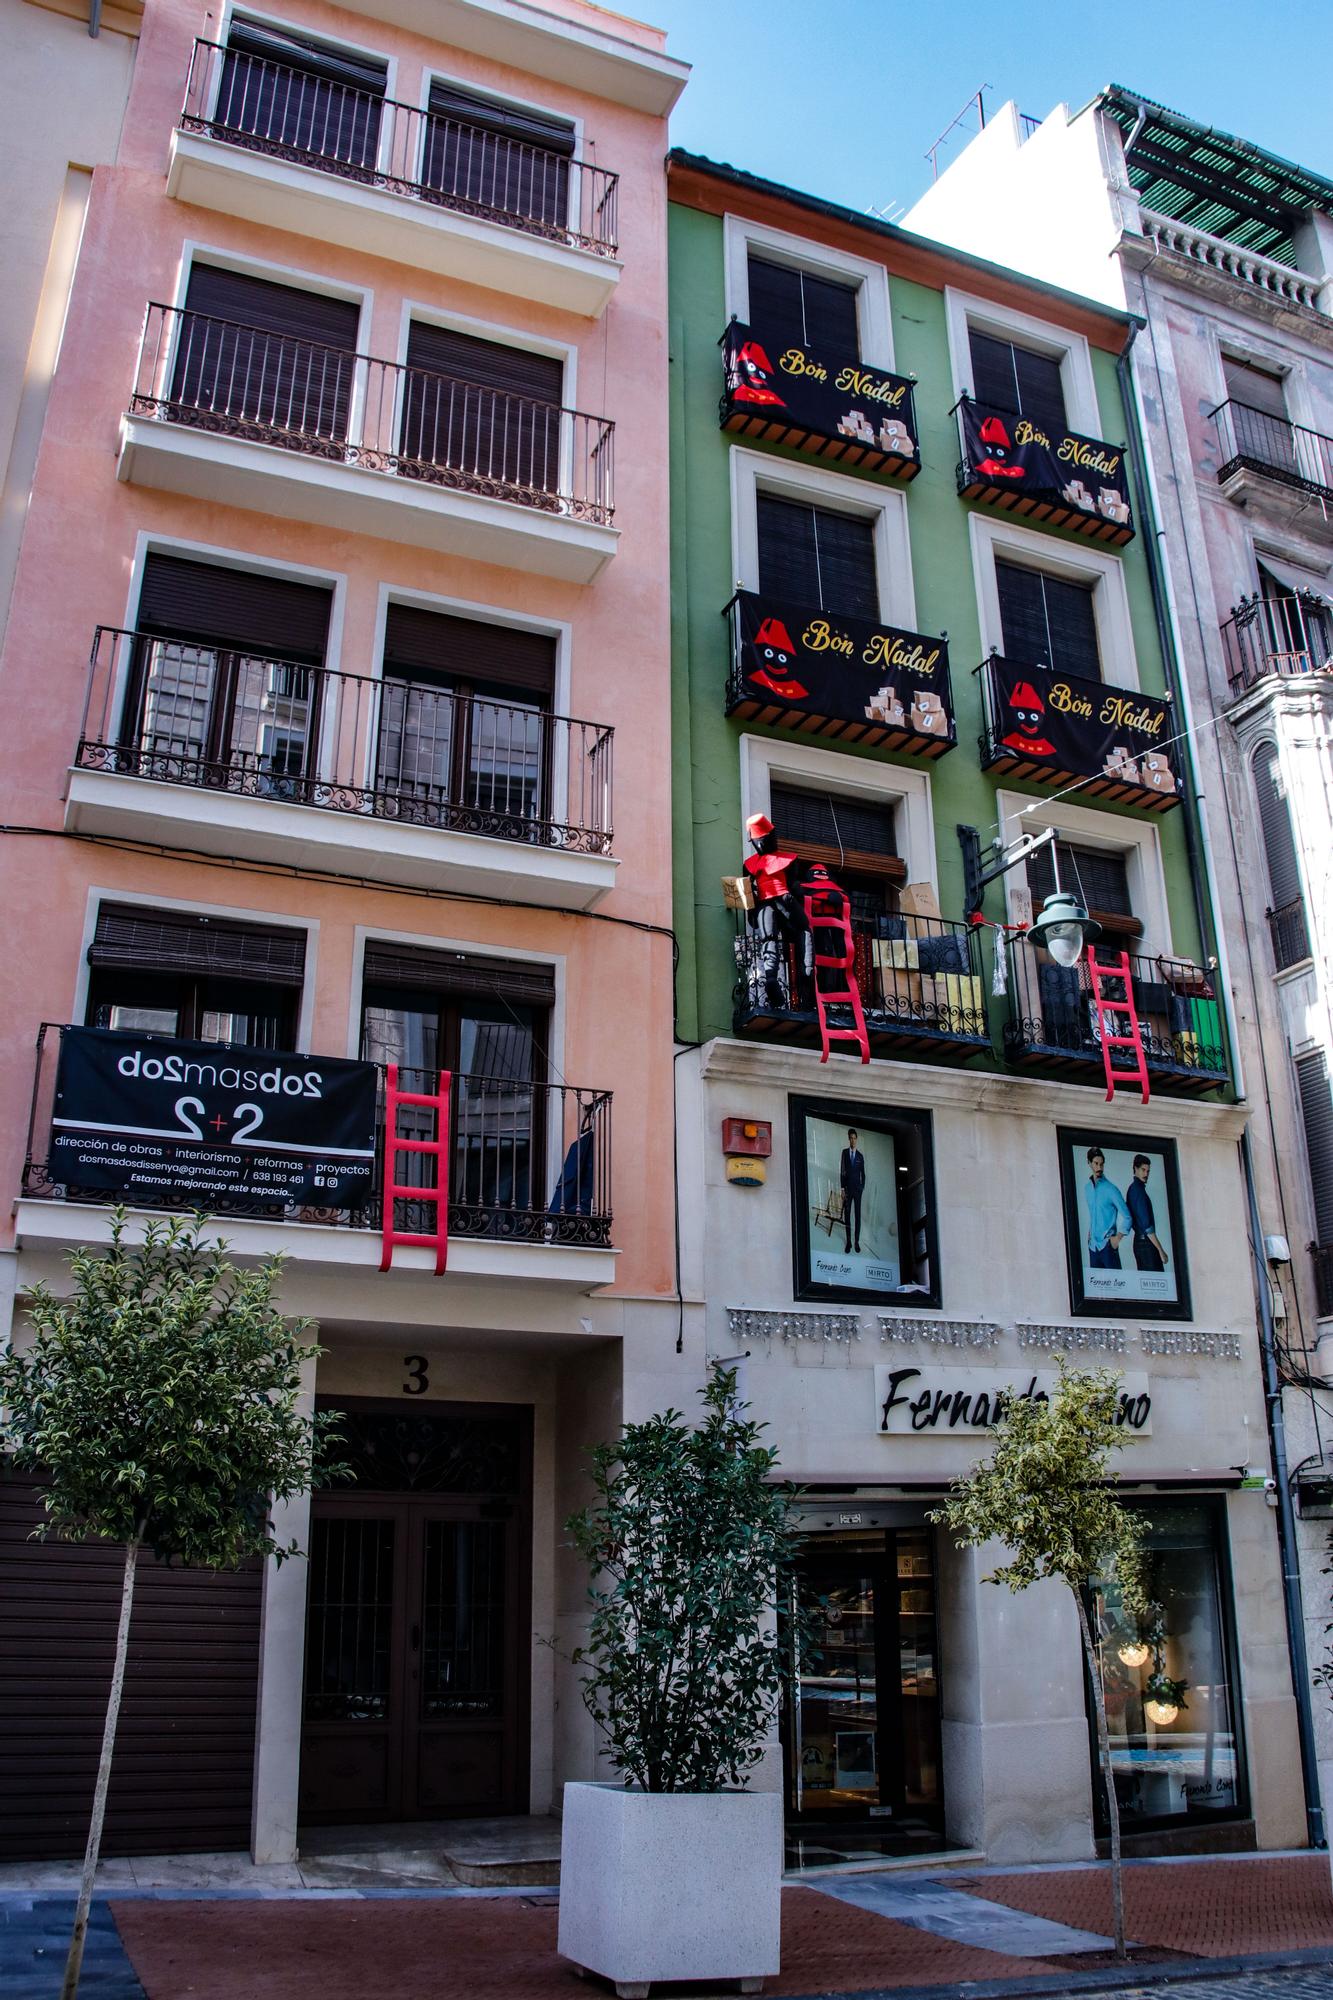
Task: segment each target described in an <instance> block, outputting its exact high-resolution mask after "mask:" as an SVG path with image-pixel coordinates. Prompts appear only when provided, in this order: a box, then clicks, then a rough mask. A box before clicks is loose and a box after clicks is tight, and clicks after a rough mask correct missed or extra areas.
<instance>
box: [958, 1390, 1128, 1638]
mask: <svg viewBox="0 0 1333 2000" xmlns="http://www.w3.org/2000/svg"><path fill="white" fill-rule="evenodd" d="M1118 1396H1119V1384H1118V1381H1117V1379H1116V1377H1115V1376H1114V1375H1112V1374H1110V1373H1109V1372H1108V1371H1106V1370H1105V1369H1092V1370H1088V1371H1086V1372H1082V1371H1079V1370H1076V1369H1071V1368H1069V1367H1068V1366H1067V1365H1066V1363H1065V1362H1064V1361H1063V1360H1061V1363H1060V1380H1059V1383H1058V1385H1057V1387H1056V1389H1055V1392H1054V1394H1053V1395H1052V1396H1051V1398H1050V1401H1049V1402H1039V1401H1037V1400H1036V1399H1035V1398H1032V1399H1024V1398H1019V1397H1012V1398H1011V1399H1010V1400H1009V1401H1008V1402H1007V1403H1006V1405H1005V1409H1004V1414H1003V1416H1002V1417H1001V1418H1000V1421H999V1422H998V1423H997V1424H996V1426H995V1429H994V1433H993V1435H994V1437H995V1449H994V1451H993V1452H992V1453H991V1456H990V1458H989V1459H987V1460H985V1461H984V1462H983V1463H981V1464H980V1465H977V1466H975V1467H974V1468H973V1470H972V1471H971V1472H970V1473H969V1474H968V1475H967V1476H966V1477H965V1478H963V1479H959V1480H957V1481H955V1483H954V1486H953V1488H952V1490H951V1492H950V1495H949V1498H948V1500H947V1501H946V1502H945V1504H944V1506H943V1507H941V1508H939V1509H938V1510H937V1511H936V1512H935V1513H934V1514H933V1515H932V1516H931V1518H932V1520H934V1521H938V1522H940V1523H941V1524H942V1525H943V1526H944V1527H946V1528H949V1529H950V1530H952V1532H953V1535H954V1537H955V1540H956V1541H957V1543H958V1545H959V1547H960V1548H968V1547H979V1546H980V1545H981V1544H982V1543H983V1542H989V1541H992V1540H993V1541H999V1542H1003V1543H1004V1544H1005V1546H1006V1548H1007V1549H1008V1550H1009V1552H1010V1559H1009V1561H1008V1562H1006V1563H1002V1564H1001V1565H1000V1567H999V1568H998V1569H997V1570H995V1572H994V1573H993V1575H992V1576H990V1577H988V1578H987V1581H988V1582H990V1583H1002V1584H1006V1585H1007V1586H1008V1588H1009V1589H1010V1590H1026V1589H1027V1587H1028V1585H1029V1584H1032V1583H1038V1582H1040V1581H1041V1580H1042V1579H1043V1578H1044V1577H1058V1578H1060V1579H1061V1581H1062V1582H1064V1583H1067V1584H1068V1585H1069V1588H1070V1589H1071V1590H1073V1591H1082V1590H1084V1589H1085V1588H1086V1587H1087V1585H1088V1584H1089V1583H1090V1582H1091V1581H1092V1580H1093V1578H1094V1577H1111V1576H1117V1577H1118V1578H1119V1582H1120V1588H1121V1595H1122V1598H1123V1600H1124V1602H1125V1604H1126V1605H1127V1606H1128V1607H1129V1609H1130V1610H1131V1611H1135V1610H1138V1609H1146V1592H1145V1585H1144V1565H1143V1555H1142V1543H1141V1537H1142V1527H1141V1525H1140V1523H1139V1521H1138V1520H1137V1519H1136V1518H1135V1516H1134V1515H1133V1514H1131V1513H1130V1512H1129V1510H1128V1509H1127V1508H1125V1507H1122V1506H1121V1505H1120V1502H1119V1501H1118V1500H1117V1499H1116V1497H1115V1493H1114V1490H1113V1489H1112V1487H1111V1486H1110V1485H1109V1484H1108V1483H1107V1468H1108V1466H1109V1464H1110V1459H1111V1454H1112V1453H1113V1452H1115V1451H1119V1450H1120V1449H1121V1448H1122V1447H1123V1446H1124V1444H1125V1433H1124V1430H1123V1429H1122V1428H1121V1427H1120V1426H1119V1425H1118V1424H1117V1423H1116V1408H1117V1402H1118Z"/></svg>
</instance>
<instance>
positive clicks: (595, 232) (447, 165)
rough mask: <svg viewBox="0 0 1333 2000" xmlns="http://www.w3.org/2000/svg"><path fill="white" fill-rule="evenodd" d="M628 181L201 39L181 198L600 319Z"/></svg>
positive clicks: (180, 155) (173, 190) (186, 117)
mask: <svg viewBox="0 0 1333 2000" xmlns="http://www.w3.org/2000/svg"><path fill="white" fill-rule="evenodd" d="M618 186H619V182H618V176H617V175H615V174H613V173H608V172H607V171H606V169H605V168H603V167H597V166H593V165H590V164H589V163H588V162H587V161H586V160H577V159H571V158H569V157H568V156H567V155H565V154H563V153H559V152H553V151H548V150H547V149H546V148H544V147H542V146H539V145H529V144H526V143H524V142H522V141H519V140H516V139H511V138H505V137H502V136H501V135H500V134H498V133H494V132H488V131H485V130H483V129H482V128H480V127H478V126H474V125H469V124H467V123H465V122H462V121H460V120H458V119H455V118H448V117H443V116H440V115H438V114H433V113H431V112H429V111H424V110H422V109H421V108H420V106H418V105H413V104H402V103H397V102H395V101H394V100H393V99H391V98H384V97H380V96H378V95H376V94H375V93H374V92H372V91H367V90H360V89H357V88H355V87H353V86H351V85H348V84H341V83H335V82H331V81H327V80H323V79H321V80H320V81H319V82H318V84H315V83H314V82H313V80H312V79H310V78H309V77H308V76H306V75H305V73H304V72H302V71H301V70H298V69H290V68H288V67H287V66H286V65H285V64H283V63H280V62H270V61H268V60H266V59H264V58H261V57H259V56H255V55H250V54H243V53H237V52H235V51H231V50H228V49H226V48H223V47H221V46H220V45H219V44H218V43H216V42H208V41H198V42H196V43H195V46H194V55H193V58H192V60H191V63H190V74H189V80H188V82H187V85H186V91H185V104H184V108H183V110H182V112H181V117H180V124H179V126H178V128H177V130H176V132H175V133H174V134H173V135H172V147H171V158H170V163H169V165H168V169H167V193H168V194H169V195H174V196H175V197H176V199H177V200H179V201H185V202H189V203H191V204H192V205H194V206H196V207H199V208H209V209H213V210H214V211H217V212H220V213H222V214H224V215H235V216H239V217H241V218H242V219H243V220H245V221H247V222H259V223H263V224H265V225H266V226H268V227H270V228H276V229H288V230H292V231H294V232H295V233H296V234H298V235H301V236H312V237H315V238H317V239H319V240H320V241H321V242H324V243H334V244H337V245H339V246H340V247H341V248H343V249H346V250H354V251H358V252H360V253H362V254H364V255H366V256H373V257H390V258H392V259H394V260H395V261H396V262H398V263H400V264H407V265H410V266H412V267H413V268H414V269H418V270H424V271H431V272H434V273H436V274H437V275H439V276H441V277H446V278H453V279H457V280H460V281H461V282H463V283H465V284H471V285H485V286H487V287H488V288H489V289H490V290H492V291H498V292H504V293H508V294H511V295H513V296H516V297H518V298H525V299H532V300H534V301H535V302H537V303H539V304H541V305H547V306H555V307H558V308H560V309H562V310H564V311H566V312H574V313H579V314H581V315H583V316H584V317H586V318H593V319H595V318H596V317H597V316H598V315H599V314H600V313H601V312H602V311H603V310H604V309H605V307H606V305H607V304H608V302H609V301H610V299H611V298H612V296H613V294H614V292H615V289H616V285H617V282H618V280H619V278H620V272H621V265H620V264H619V262H618V261H617V258H616V203H617V194H618Z"/></svg>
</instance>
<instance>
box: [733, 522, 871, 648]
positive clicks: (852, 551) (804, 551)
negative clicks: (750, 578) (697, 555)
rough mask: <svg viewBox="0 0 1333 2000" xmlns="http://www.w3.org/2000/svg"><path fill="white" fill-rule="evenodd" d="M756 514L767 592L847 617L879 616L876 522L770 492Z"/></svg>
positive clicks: (761, 581) (761, 580)
mask: <svg viewBox="0 0 1333 2000" xmlns="http://www.w3.org/2000/svg"><path fill="white" fill-rule="evenodd" d="M756 513H757V525H758V532H759V588H760V590H762V591H763V592H764V593H765V595H772V596H774V597H788V598H793V599H794V600H795V601H796V603H798V604H817V605H819V607H820V608H821V610H824V611H834V612H840V613H841V614H842V616H843V617H844V618H869V619H871V620H874V619H877V618H878V617H879V584H878V580H877V576H876V570H875V529H874V525H873V523H872V522H870V521H867V520H864V519H862V518H861V517H860V516H859V515H855V514H840V513H837V512H835V511H834V510H833V509H832V508H828V507H802V506H801V505H800V504H799V503H797V502H795V501H792V500H777V499H775V498H774V497H773V496H772V494H769V493H761V494H759V496H758V500H757V508H756Z"/></svg>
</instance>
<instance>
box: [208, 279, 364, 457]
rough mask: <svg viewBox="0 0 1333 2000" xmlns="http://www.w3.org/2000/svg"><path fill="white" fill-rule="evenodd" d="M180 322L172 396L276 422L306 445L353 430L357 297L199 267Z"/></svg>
mask: <svg viewBox="0 0 1333 2000" xmlns="http://www.w3.org/2000/svg"><path fill="white" fill-rule="evenodd" d="M185 306H186V310H185V312H184V313H183V315H182V316H181V318H180V321H179V322H178V325H177V335H176V338H177V347H176V358H175V364H174V367H173V370H172V382H171V398H172V401H173V402H174V403H177V404H179V405H180V406H181V412H182V415H183V416H184V417H185V420H186V421H188V420H189V417H188V413H189V412H190V411H193V410H199V411H208V412H210V413H211V414H213V415H214V416H216V415H227V416H230V417H232V418H234V419H236V420H237V421H238V422H241V423H245V424H246V425H247V426H248V425H252V424H258V425H262V426H271V427H272V429H273V430H274V431H276V432H278V433H280V434H281V436H282V438H283V440H284V441H286V440H288V439H290V441H291V442H292V443H293V444H294V445H295V446H296V448H297V449H303V448H305V449H308V448H311V447H312V446H321V447H325V448H327V447H328V446H333V445H340V444H341V441H342V440H343V439H344V438H345V437H346V436H347V416H348V410H349V408H350V405H351V397H352V379H353V375H354V373H355V369H356V359H355V355H356V333H357V325H358V322H359V317H360V315H359V309H358V308H357V306H356V305H354V304H353V303H352V302H351V301H350V300H348V299H334V298H329V297H328V296H327V295H326V294H325V293H323V292H307V291H304V290H302V288H301V287H300V286H299V285H278V284H274V283H273V281H272V280H271V279H269V278H256V277H253V276H252V275H251V274H250V273H249V272H248V271H226V270H223V269H222V268H221V266H220V265H216V264H195V265H194V266H193V268H192V269H191V272H190V283H189V287H188V289H187V291H186V295H185Z"/></svg>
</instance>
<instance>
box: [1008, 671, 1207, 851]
mask: <svg viewBox="0 0 1333 2000" xmlns="http://www.w3.org/2000/svg"><path fill="white" fill-rule="evenodd" d="M985 676H986V682H987V687H986V706H987V710H988V718H987V719H988V722H989V735H990V743H989V751H988V755H987V760H986V761H987V763H988V764H999V765H1002V766H1004V767H1005V768H1007V769H1009V770H1018V771H1019V775H1020V776H1024V777H1026V776H1027V775H1029V767H1030V769H1031V773H1032V775H1036V774H1037V773H1038V772H1041V773H1043V774H1047V775H1053V776H1056V777H1059V778H1066V777H1080V776H1082V777H1087V778H1088V779H1090V780H1091V781H1092V782H1091V783H1089V784H1088V785H1086V786H1084V787H1082V789H1083V791H1084V792H1085V794H1088V795H1091V794H1096V793H1104V794H1106V795H1108V796H1110V797H1113V798H1123V799H1126V800H1133V801H1134V803H1136V804H1138V805H1141V806H1146V807H1148V808H1149V810H1150V811H1154V812H1166V811H1169V810H1170V808H1171V807H1173V806H1176V805H1179V803H1180V779H1179V775H1178V772H1177V769H1176V755H1175V745H1174V742H1173V740H1172V739H1173V738H1174V736H1175V734H1176V726H1175V718H1174V714H1173V711H1172V707H1171V704H1170V702H1169V701H1166V700H1164V699H1163V698H1162V697H1161V696H1160V695H1151V694H1140V692H1139V691H1138V689H1137V688H1118V687H1112V686H1110V685H1109V684H1108V683H1107V682H1105V681H1090V680H1085V679H1083V678H1082V676H1081V675H1079V674H1064V673H1055V672H1053V671H1052V670H1051V669H1050V668H1049V667H1032V666H1026V665H1024V664H1023V663H1022V662H1021V661H1017V660H1006V659H1002V658H1001V657H1000V655H999V654H998V653H992V654H991V656H990V658H989V659H988V660H987V661H986V662H985Z"/></svg>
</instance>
